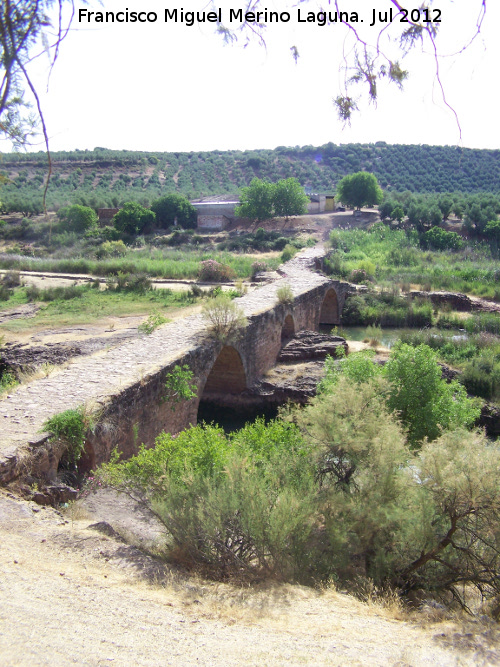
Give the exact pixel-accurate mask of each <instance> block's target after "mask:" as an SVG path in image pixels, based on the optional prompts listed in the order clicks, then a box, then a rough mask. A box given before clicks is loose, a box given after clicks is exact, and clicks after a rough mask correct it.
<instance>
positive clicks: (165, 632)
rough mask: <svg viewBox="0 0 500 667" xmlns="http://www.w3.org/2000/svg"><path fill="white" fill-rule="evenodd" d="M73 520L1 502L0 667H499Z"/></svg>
mask: <svg viewBox="0 0 500 667" xmlns="http://www.w3.org/2000/svg"><path fill="white" fill-rule="evenodd" d="M76 516H77V515H76V514H75V511H74V509H73V518H74V520H73V521H72V520H71V518H69V517H68V515H66V517H65V516H63V515H61V514H60V513H57V512H56V511H54V510H52V509H42V508H39V507H37V506H34V505H32V504H28V503H25V502H22V501H18V500H16V499H14V498H9V497H7V496H5V495H0V600H1V604H0V665H2V667H11V666H14V665H16V666H23V665H29V666H30V667H32V666H35V665H50V666H51V667H54V666H56V665H70V664H71V665H73V664H77V665H96V666H97V665H107V664H111V665H120V666H124V667H128V666H130V665H134V666H135V665H151V666H155V667H156V666H158V665H176V666H178V665H182V666H188V665H206V666H211V665H221V666H222V665H224V666H226V665H263V666H265V665H272V666H273V667H274V666H279V665H298V664H306V665H337V666H341V665H350V666H353V667H355V666H357V665H370V666H375V665H381V666H384V667H388V666H394V667H396V666H398V667H405V666H411V667H419V666H421V665H429V666H430V665H432V666H433V667H434V666H435V665H440V666H443V667H445V666H448V665H450V666H451V665H454V666H458V665H462V666H463V665H493V664H499V663H498V661H497V660H498V659H500V656H499V654H496V653H495V652H494V651H493V650H492V649H491V648H490V649H488V648H481V646H480V645H479V644H478V643H477V642H475V643H474V644H473V649H472V650H470V649H467V642H466V641H465V639H464V637H466V636H465V635H461V634H460V633H459V632H458V633H457V632H456V628H453V627H451V626H449V625H445V624H443V623H441V624H439V625H427V626H426V627H425V629H424V628H419V627H417V626H415V625H411V624H409V623H407V622H404V621H400V620H396V618H395V615H394V612H390V611H387V610H384V609H381V608H378V607H375V606H373V605H372V606H370V605H366V604H362V603H360V602H358V601H356V600H354V599H353V598H351V597H350V596H348V595H343V594H340V593H336V592H333V591H325V592H322V593H318V592H315V591H312V590H310V589H306V588H303V587H298V586H274V587H267V588H256V589H249V588H236V587H233V586H229V585H224V584H213V583H210V582H205V581H202V580H198V579H196V578H193V577H191V578H189V577H188V576H186V575H183V574H179V573H176V572H175V571H173V570H169V569H168V568H165V567H164V566H162V565H159V564H158V563H157V562H156V561H154V560H153V559H151V558H150V557H148V556H145V555H144V554H142V552H140V551H139V550H138V549H136V548H134V547H130V546H128V545H127V544H125V543H124V542H122V541H120V540H119V539H116V538H115V537H110V536H109V535H106V534H104V533H103V532H101V531H99V530H97V529H96V528H92V524H93V523H95V517H94V518H92V517H90V516H89V515H88V516H87V518H78V519H76ZM151 573H154V575H153V579H154V581H152V578H151V576H150V575H151ZM450 644H454V646H453V647H451V646H450ZM470 644H471V641H470V639H469V645H470ZM460 647H461V648H460Z"/></svg>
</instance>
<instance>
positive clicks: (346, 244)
mask: <svg viewBox="0 0 500 667" xmlns="http://www.w3.org/2000/svg"><path fill="white" fill-rule="evenodd" d="M330 244H331V247H332V248H333V253H332V255H331V257H330V258H329V259H328V260H327V262H326V268H327V270H328V272H329V273H330V274H331V275H333V276H336V277H338V278H344V279H345V278H348V277H349V276H351V274H352V273H353V272H359V271H365V272H366V273H369V279H370V280H372V281H373V280H375V281H377V282H378V283H380V282H381V281H387V282H390V283H391V284H406V285H409V284H413V285H420V286H421V287H424V286H425V287H426V288H427V289H433V290H449V291H453V292H465V293H467V294H474V295H476V296H480V297H483V298H486V299H492V300H496V301H500V283H499V280H500V274H499V271H498V261H497V260H495V259H494V258H493V257H492V254H491V249H490V247H489V245H488V244H486V243H479V242H470V243H469V244H468V245H467V246H465V247H464V248H463V249H462V250H460V251H450V250H447V251H431V250H422V249H421V248H420V246H419V239H418V234H417V232H416V231H415V230H409V231H408V232H405V231H404V230H394V229H390V228H389V227H387V226H385V225H383V224H382V223H378V224H376V225H374V226H373V227H372V228H371V230H369V231H367V230H362V229H349V230H334V231H332V233H331V235H330ZM367 267H370V269H371V271H370V272H367V271H366V269H367Z"/></svg>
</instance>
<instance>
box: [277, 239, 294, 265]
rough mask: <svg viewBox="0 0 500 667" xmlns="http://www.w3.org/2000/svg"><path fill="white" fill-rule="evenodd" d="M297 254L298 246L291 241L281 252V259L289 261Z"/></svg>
mask: <svg viewBox="0 0 500 667" xmlns="http://www.w3.org/2000/svg"><path fill="white" fill-rule="evenodd" d="M296 254H297V248H296V247H295V246H293V245H292V244H291V243H287V245H286V246H285V247H284V248H283V252H282V253H281V258H280V259H281V261H282V262H283V263H284V262H289V261H290V260H291V259H292V258H293V257H294V256H295V255H296Z"/></svg>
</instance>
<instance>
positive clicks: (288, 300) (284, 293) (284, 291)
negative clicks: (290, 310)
mask: <svg viewBox="0 0 500 667" xmlns="http://www.w3.org/2000/svg"><path fill="white" fill-rule="evenodd" d="M276 296H277V298H278V303H281V304H283V305H286V306H290V305H292V304H293V302H294V300H295V297H294V296H293V292H292V288H291V287H290V285H289V284H288V283H285V284H284V285H281V286H280V287H278V289H277V290H276Z"/></svg>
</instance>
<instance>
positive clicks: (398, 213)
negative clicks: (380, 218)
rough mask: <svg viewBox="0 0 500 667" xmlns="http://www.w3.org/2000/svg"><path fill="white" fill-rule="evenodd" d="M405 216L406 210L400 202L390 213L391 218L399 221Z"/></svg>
mask: <svg viewBox="0 0 500 667" xmlns="http://www.w3.org/2000/svg"><path fill="white" fill-rule="evenodd" d="M404 217H405V212H404V210H403V207H402V206H401V205H400V204H398V205H397V206H395V207H394V208H393V209H392V211H391V215H390V218H391V220H397V221H398V222H401V221H402V220H403V218H404Z"/></svg>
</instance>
